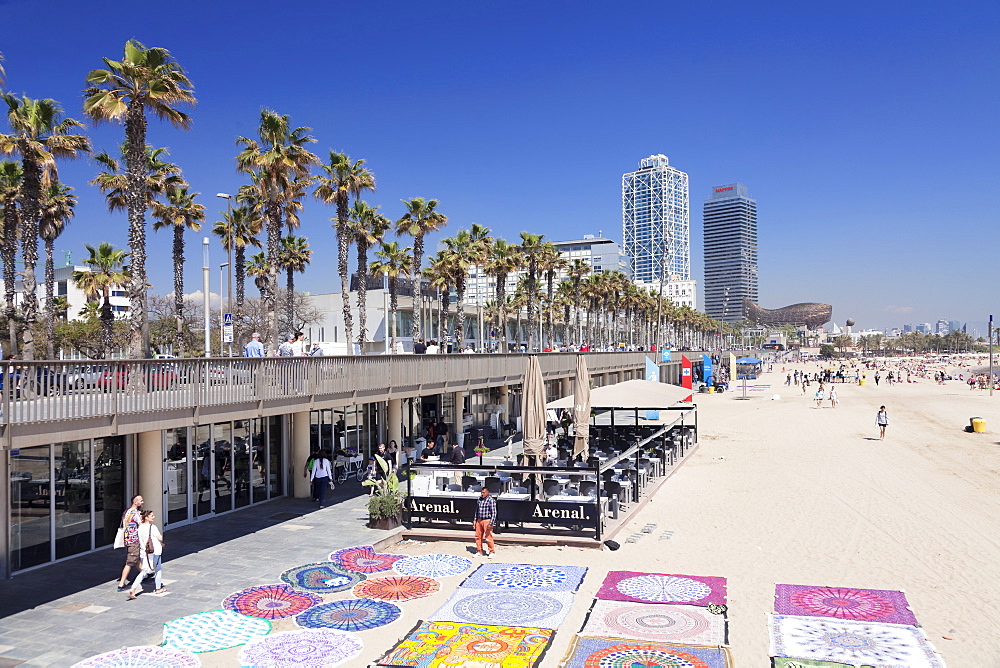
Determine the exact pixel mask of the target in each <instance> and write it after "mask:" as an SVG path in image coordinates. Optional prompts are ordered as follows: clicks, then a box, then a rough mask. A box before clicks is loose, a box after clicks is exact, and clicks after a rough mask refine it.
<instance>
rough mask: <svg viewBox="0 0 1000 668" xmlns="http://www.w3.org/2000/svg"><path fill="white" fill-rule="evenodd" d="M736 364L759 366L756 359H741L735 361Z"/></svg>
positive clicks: (758, 361)
mask: <svg viewBox="0 0 1000 668" xmlns="http://www.w3.org/2000/svg"><path fill="white" fill-rule="evenodd" d="M736 363H737V364H760V360H759V359H757V358H756V357H741V358H739V359H738V360H736Z"/></svg>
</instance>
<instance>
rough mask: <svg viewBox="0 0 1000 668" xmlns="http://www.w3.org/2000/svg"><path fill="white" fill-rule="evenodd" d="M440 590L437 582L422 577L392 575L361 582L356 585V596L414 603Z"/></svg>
mask: <svg viewBox="0 0 1000 668" xmlns="http://www.w3.org/2000/svg"><path fill="white" fill-rule="evenodd" d="M440 588H441V585H439V584H438V581H437V580H432V579H431V578H425V577H423V576H420V575H391V576H389V577H387V578H368V579H367V580H365V581H364V582H359V583H358V584H356V585H354V595H355V596H357V597H358V598H377V599H378V600H380V601H412V600H413V599H415V598H423V597H424V596H430V595H431V594H435V593H437V591H438V590H439V589H440Z"/></svg>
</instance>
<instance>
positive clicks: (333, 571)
mask: <svg viewBox="0 0 1000 668" xmlns="http://www.w3.org/2000/svg"><path fill="white" fill-rule="evenodd" d="M365 577H366V576H365V575H363V574H362V573H352V572H350V571H345V570H344V569H343V568H341V567H340V566H338V565H336V564H334V563H333V562H332V561H318V562H315V563H312V564H302V565H301V566H296V567H295V568H289V569H288V570H287V571H285V572H284V573H282V574H281V579H282V581H284V582H287V583H288V584H290V585H291V586H293V587H295V588H296V589H303V590H305V591H310V592H312V593H314V594H335V593H337V592H338V591H344V590H346V589H350V588H351V587H353V586H354V585H356V584H357V583H359V582H361V581H362V580H364V579H365Z"/></svg>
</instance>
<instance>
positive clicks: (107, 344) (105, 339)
mask: <svg viewBox="0 0 1000 668" xmlns="http://www.w3.org/2000/svg"><path fill="white" fill-rule="evenodd" d="M103 292H104V294H103V296H104V301H103V303H102V304H101V339H102V340H101V349H102V350H101V359H106V358H108V357H110V356H111V347H112V346H113V345H114V331H115V330H114V326H115V314H114V313H112V312H111V291H110V290H109V289H108V288H104V291H103Z"/></svg>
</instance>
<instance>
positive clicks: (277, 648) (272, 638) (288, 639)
mask: <svg viewBox="0 0 1000 668" xmlns="http://www.w3.org/2000/svg"><path fill="white" fill-rule="evenodd" d="M363 647H364V645H363V643H362V642H361V638H360V637H358V636H357V635H356V634H354V633H348V632H346V631H338V630H336V629H303V630H301V631H286V632H284V633H275V634H274V635H269V636H264V637H263V638H258V639H257V640H252V641H250V642H248V643H247V644H246V645H244V646H243V649H241V650H240V665H242V666H254V668H314V667H315V668H322V667H324V666H338V665H340V664H341V663H343V662H344V661H350V660H351V659H353V658H354V657H356V656H357V655H358V654H360V653H361V650H362V648H363Z"/></svg>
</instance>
